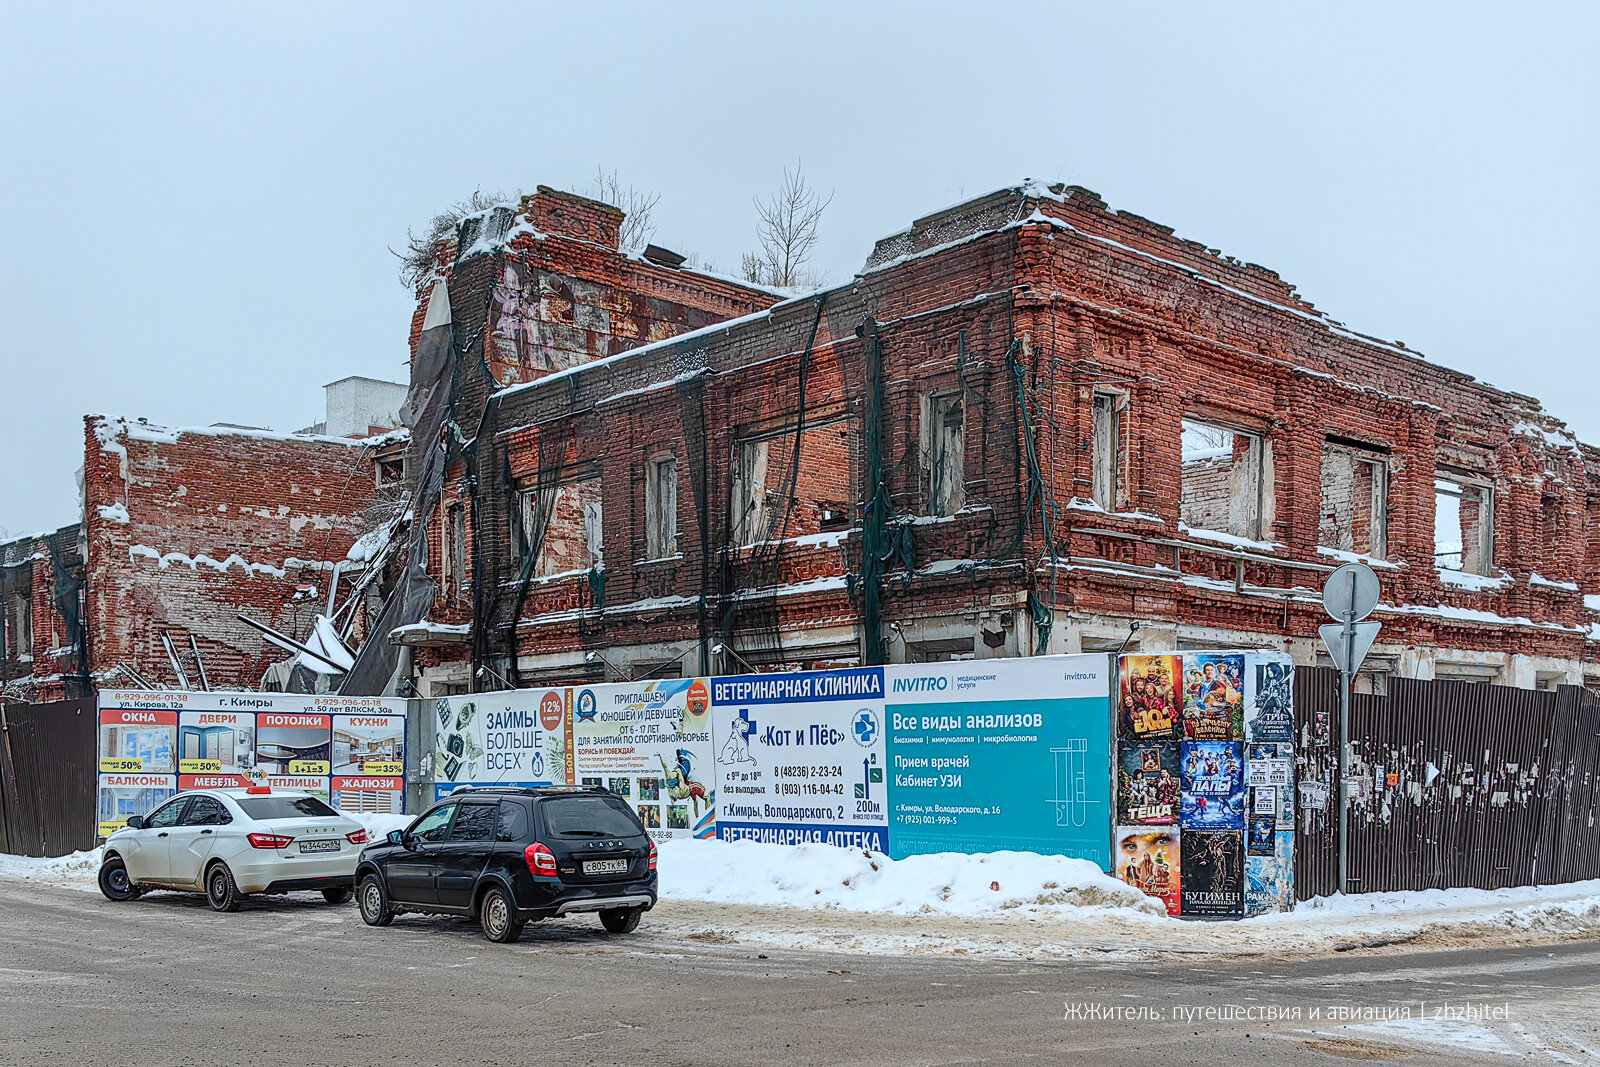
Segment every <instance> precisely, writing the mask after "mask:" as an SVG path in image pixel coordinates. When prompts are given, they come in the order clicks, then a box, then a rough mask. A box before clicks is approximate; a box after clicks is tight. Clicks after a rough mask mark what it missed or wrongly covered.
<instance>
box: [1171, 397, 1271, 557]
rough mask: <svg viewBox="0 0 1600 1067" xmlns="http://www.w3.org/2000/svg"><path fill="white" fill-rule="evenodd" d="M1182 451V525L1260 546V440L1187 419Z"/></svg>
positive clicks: (1261, 495)
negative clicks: (1258, 542)
mask: <svg viewBox="0 0 1600 1067" xmlns="http://www.w3.org/2000/svg"><path fill="white" fill-rule="evenodd" d="M1182 449H1183V493H1182V499H1181V502H1180V504H1179V516H1178V517H1179V518H1180V519H1181V520H1182V522H1183V523H1184V525H1186V526H1188V527H1190V528H1191V529H1195V530H1209V531H1211V532H1213V533H1225V534H1228V535H1230V536H1233V537H1243V538H1247V539H1249V540H1252V541H1255V540H1259V539H1260V538H1261V531H1262V529H1263V525H1264V524H1263V522H1262V514H1261V513H1262V505H1263V499H1264V494H1263V489H1262V487H1263V483H1264V482H1265V478H1264V477H1263V468H1264V466H1265V463H1264V456H1265V452H1266V449H1265V443H1264V442H1263V441H1262V439H1261V437H1260V436H1258V435H1257V434H1252V433H1243V432H1241V431H1239V430H1231V429H1227V428H1226V427H1222V426H1213V425H1211V424H1209V423H1203V422H1192V421H1190V420H1188V419H1185V420H1183V438H1182Z"/></svg>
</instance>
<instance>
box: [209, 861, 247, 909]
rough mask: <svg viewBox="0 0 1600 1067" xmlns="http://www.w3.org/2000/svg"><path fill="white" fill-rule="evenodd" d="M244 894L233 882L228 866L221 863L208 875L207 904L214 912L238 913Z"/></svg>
mask: <svg viewBox="0 0 1600 1067" xmlns="http://www.w3.org/2000/svg"><path fill="white" fill-rule="evenodd" d="M243 901H244V894H243V893H241V892H239V886H238V884H237V883H235V882H234V880H233V872H232V871H230V870H228V865H227V864H225V863H219V864H217V865H216V866H215V867H213V868H211V870H210V871H209V872H208V873H207V874H206V902H207V903H208V904H210V905H211V910H213V911H238V910H239V905H240V904H241V903H242V902H243Z"/></svg>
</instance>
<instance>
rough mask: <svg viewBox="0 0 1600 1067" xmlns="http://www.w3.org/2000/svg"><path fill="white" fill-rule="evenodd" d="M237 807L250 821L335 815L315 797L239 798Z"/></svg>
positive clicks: (334, 812)
mask: <svg viewBox="0 0 1600 1067" xmlns="http://www.w3.org/2000/svg"><path fill="white" fill-rule="evenodd" d="M239 807H241V808H243V809H244V813H245V814H246V815H248V816H250V817H251V818H252V819H259V820H261V821H262V822H269V821H271V820H273V819H303V818H305V817H306V816H307V815H337V814H339V813H338V812H336V811H334V810H333V809H332V808H330V807H328V805H326V804H324V803H323V802H322V801H320V800H318V799H317V798H316V797H241V798H240V800H239Z"/></svg>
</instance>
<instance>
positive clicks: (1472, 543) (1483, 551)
mask: <svg viewBox="0 0 1600 1067" xmlns="http://www.w3.org/2000/svg"><path fill="white" fill-rule="evenodd" d="M1433 565H1434V566H1435V567H1437V568H1438V569H1440V570H1444V571H1464V572H1466V573H1468V574H1492V573H1493V571H1494V490H1493V489H1491V488H1490V487H1489V486H1487V485H1473V484H1471V483H1468V482H1462V481H1457V480H1455V479H1453V478H1435V479H1434V482H1433Z"/></svg>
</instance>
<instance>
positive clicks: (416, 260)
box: [389, 189, 522, 292]
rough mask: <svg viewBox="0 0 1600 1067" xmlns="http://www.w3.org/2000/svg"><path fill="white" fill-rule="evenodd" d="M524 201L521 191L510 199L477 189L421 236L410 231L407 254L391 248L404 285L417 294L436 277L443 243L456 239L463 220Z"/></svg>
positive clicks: (433, 221) (431, 222)
mask: <svg viewBox="0 0 1600 1067" xmlns="http://www.w3.org/2000/svg"><path fill="white" fill-rule="evenodd" d="M521 198H522V194H521V193H520V192H519V193H517V194H516V195H515V196H507V195H506V194H505V193H500V192H488V193H486V192H484V191H483V190H482V189H474V190H473V191H472V195H471V196H469V197H467V198H466V199H465V200H457V201H456V202H455V203H454V204H451V205H450V206H449V207H447V208H445V209H444V210H443V211H441V212H439V214H437V215H435V216H434V217H433V218H432V219H430V220H429V221H428V227H427V229H425V230H423V231H422V232H421V233H420V234H419V233H416V232H414V231H412V230H410V229H408V230H406V248H405V251H404V252H396V251H395V250H394V249H392V248H391V249H389V252H390V254H392V255H393V256H394V257H395V258H396V259H398V260H400V284H401V285H404V286H405V287H406V288H407V289H410V290H411V291H413V292H415V291H416V290H417V289H418V288H420V287H421V285H422V283H423V282H425V281H426V280H427V279H428V278H430V277H432V275H433V272H434V269H435V267H436V266H437V248H438V245H439V242H440V241H443V240H445V239H447V238H451V237H454V236H455V235H456V227H457V226H459V225H460V224H461V220H462V219H464V218H466V217H467V216H468V215H476V214H477V213H478V212H480V211H487V210H488V209H489V208H492V207H498V206H499V205H501V204H515V203H516V202H517V201H518V200H520V199H521Z"/></svg>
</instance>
